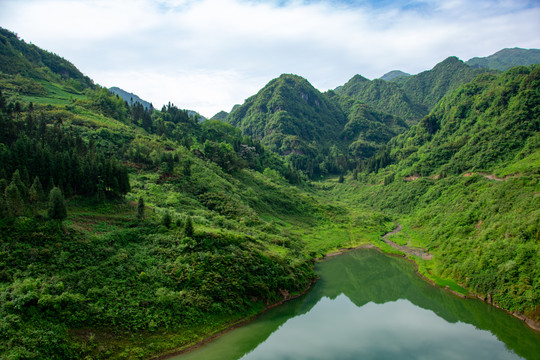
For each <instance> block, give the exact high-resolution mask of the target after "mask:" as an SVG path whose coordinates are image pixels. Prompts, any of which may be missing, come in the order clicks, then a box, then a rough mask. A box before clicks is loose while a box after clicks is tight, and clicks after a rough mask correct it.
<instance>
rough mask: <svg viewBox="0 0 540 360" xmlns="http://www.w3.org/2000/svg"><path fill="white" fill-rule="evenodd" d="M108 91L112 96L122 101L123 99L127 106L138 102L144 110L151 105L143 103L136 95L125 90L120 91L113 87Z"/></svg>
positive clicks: (146, 102)
mask: <svg viewBox="0 0 540 360" xmlns="http://www.w3.org/2000/svg"><path fill="white" fill-rule="evenodd" d="M109 91H110V92H112V93H113V94H116V95H118V96H120V97H121V98H122V99H124V101H127V102H128V103H129V104H131V103H132V102H133V103H136V102H138V103H139V104H141V105H142V106H144V108H145V109H149V108H150V106H152V104H151V103H149V102H148V101H144V100H143V99H141V98H140V97H138V96H137V95H135V94H132V93H130V92H127V91H125V90H122V89H120V88H119V87H116V86H113V87H111V88H109Z"/></svg>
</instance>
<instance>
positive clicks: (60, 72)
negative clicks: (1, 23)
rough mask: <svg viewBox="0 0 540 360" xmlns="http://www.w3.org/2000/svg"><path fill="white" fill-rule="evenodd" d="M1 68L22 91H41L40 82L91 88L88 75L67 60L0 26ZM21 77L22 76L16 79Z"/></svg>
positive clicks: (29, 92) (42, 91) (28, 93)
mask: <svg viewBox="0 0 540 360" xmlns="http://www.w3.org/2000/svg"><path fill="white" fill-rule="evenodd" d="M0 69H2V72H3V73H4V74H5V75H6V78H7V80H8V81H13V80H15V81H16V82H18V83H17V84H15V86H17V87H18V91H19V92H20V93H23V94H27V95H31V94H36V95H39V94H44V93H46V92H47V89H46V88H44V86H43V84H41V83H40V82H42V81H52V82H63V83H64V84H65V85H69V86H70V87H71V88H73V89H75V90H77V91H78V90H83V89H85V88H88V87H92V86H93V83H92V80H90V78H88V77H87V76H85V75H83V74H82V73H81V72H80V71H79V70H78V69H77V68H76V67H75V66H73V64H71V63H70V62H69V61H67V60H65V59H63V58H61V57H59V56H56V55H55V54H52V53H50V52H48V51H45V50H42V49H40V48H38V47H37V46H35V45H33V44H27V43H25V42H24V41H22V40H20V39H19V38H18V36H17V35H16V34H15V33H13V32H11V31H9V30H6V29H3V28H1V27H0ZM17 75H19V76H23V77H24V79H15V77H16V76H17Z"/></svg>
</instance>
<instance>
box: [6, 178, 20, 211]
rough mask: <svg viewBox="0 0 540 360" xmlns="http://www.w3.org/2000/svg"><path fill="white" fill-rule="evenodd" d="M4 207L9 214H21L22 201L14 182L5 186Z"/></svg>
mask: <svg viewBox="0 0 540 360" xmlns="http://www.w3.org/2000/svg"><path fill="white" fill-rule="evenodd" d="M5 197H6V208H7V212H8V215H9V216H21V215H23V213H24V202H23V199H22V197H21V193H20V192H19V188H18V187H17V185H16V184H15V182H13V181H12V182H11V184H9V186H8V187H7V188H6V192H5Z"/></svg>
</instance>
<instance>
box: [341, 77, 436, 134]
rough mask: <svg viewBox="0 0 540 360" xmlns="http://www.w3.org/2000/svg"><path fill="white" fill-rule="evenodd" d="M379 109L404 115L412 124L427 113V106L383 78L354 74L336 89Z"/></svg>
mask: <svg viewBox="0 0 540 360" xmlns="http://www.w3.org/2000/svg"><path fill="white" fill-rule="evenodd" d="M336 92H337V93H338V94H340V95H346V96H349V97H351V98H353V99H356V100H358V101H360V102H362V103H364V104H366V105H369V106H371V107H373V108H375V109H377V110H379V111H384V112H386V113H388V114H392V115H394V116H399V117H402V118H403V119H405V120H406V122H407V123H408V124H410V125H412V124H415V123H416V122H418V121H419V120H420V119H421V118H422V117H423V116H425V115H426V114H427V110H426V108H425V106H422V105H418V104H415V103H413V102H412V101H411V100H410V99H409V96H408V95H407V94H406V93H405V91H404V90H403V89H402V88H401V87H400V85H398V84H396V83H394V82H388V81H385V80H381V79H375V80H372V81H371V80H368V79H366V78H364V77H363V76H361V75H355V76H353V77H352V78H351V79H350V80H349V81H348V82H347V83H345V84H344V85H343V86H341V87H339V88H338V89H336Z"/></svg>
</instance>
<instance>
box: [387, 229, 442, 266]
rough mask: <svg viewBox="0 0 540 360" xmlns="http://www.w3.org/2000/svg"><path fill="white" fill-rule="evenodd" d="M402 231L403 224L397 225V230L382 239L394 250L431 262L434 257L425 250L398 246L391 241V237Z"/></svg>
mask: <svg viewBox="0 0 540 360" xmlns="http://www.w3.org/2000/svg"><path fill="white" fill-rule="evenodd" d="M401 229H403V226H401V224H398V223H396V228H395V229H394V230H392V231H390V232H388V233H386V234H384V235H383V237H382V239H383V240H384V242H385V243H387V244H388V245H390V246H391V247H393V248H394V249H397V250H400V251H403V252H404V253H406V254H409V255H415V256H418V257H421V258H422V259H424V260H431V258H432V257H433V255H432V254H430V253H428V252H427V251H426V250H425V249H422V248H417V247H411V246H404V245H398V244H396V243H395V242H393V241H391V240H389V238H390V236H391V235H393V234H397V233H398V232H400V231H401Z"/></svg>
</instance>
